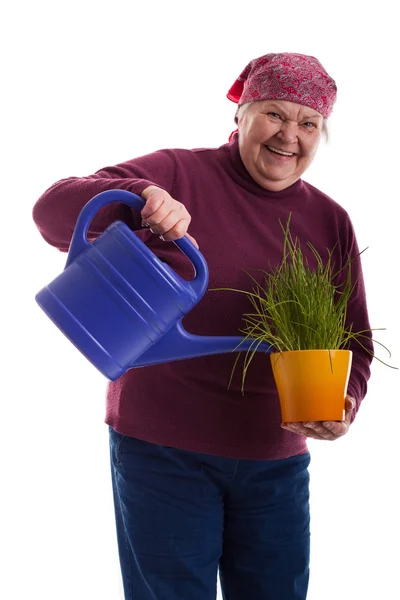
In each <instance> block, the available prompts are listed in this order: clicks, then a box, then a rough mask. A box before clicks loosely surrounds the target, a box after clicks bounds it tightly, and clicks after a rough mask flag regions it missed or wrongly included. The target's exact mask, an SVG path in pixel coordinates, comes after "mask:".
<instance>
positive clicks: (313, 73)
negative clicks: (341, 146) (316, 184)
mask: <svg viewBox="0 0 400 600" xmlns="http://www.w3.org/2000/svg"><path fill="white" fill-rule="evenodd" d="M228 98H229V99H230V100H232V101H234V102H237V103H238V110H237V112H236V116H235V120H236V122H237V125H238V130H239V150H240V155H241V158H242V161H243V163H244V165H245V167H246V169H247V170H248V172H249V173H250V175H251V176H252V177H253V179H254V180H255V181H256V182H257V183H258V184H259V185H261V186H262V187H264V188H266V189H270V190H273V191H279V190H282V189H285V188H286V187H288V186H290V185H292V184H293V183H294V182H295V181H297V179H299V178H300V177H301V175H302V174H303V173H304V171H305V170H306V169H307V167H308V166H309V165H310V163H311V162H312V160H313V158H314V155H315V152H316V150H317V148H318V144H319V141H320V137H321V133H323V132H324V133H325V134H326V119H327V118H328V117H329V115H330V114H331V112H332V108H333V105H334V103H335V100H336V85H335V82H334V80H333V79H332V78H331V77H330V76H329V75H328V73H327V72H326V71H325V70H324V68H323V67H322V65H321V64H320V63H319V62H318V61H317V59H315V58H314V57H311V56H304V55H301V54H267V55H266V56H262V57H260V58H258V59H255V60H253V61H251V62H250V63H249V65H248V66H247V67H246V69H244V71H243V72H242V73H241V75H240V76H239V78H238V79H237V80H236V81H235V83H234V84H233V86H232V87H231V89H230V90H229V93H228Z"/></svg>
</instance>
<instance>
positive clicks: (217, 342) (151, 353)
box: [132, 321, 272, 368]
mask: <svg viewBox="0 0 400 600" xmlns="http://www.w3.org/2000/svg"><path fill="white" fill-rule="evenodd" d="M250 347H252V348H255V346H254V340H250V339H249V340H246V339H243V338H242V337H240V336H201V335H193V334H192V333H189V332H187V331H186V330H185V329H184V327H183V325H182V322H181V321H179V322H178V323H177V324H176V325H175V326H174V327H173V328H172V329H170V331H168V332H167V333H166V334H165V335H164V336H163V337H162V338H161V339H160V340H159V341H158V342H156V343H155V344H153V345H152V346H151V347H150V348H149V349H148V350H147V351H146V352H144V353H143V354H142V355H141V356H139V357H138V358H137V359H136V360H135V362H134V363H133V365H132V368H136V367H145V366H148V365H155V364H159V363H163V362H171V361H175V360H183V359H187V358H199V357H200V356H208V355H211V354H225V353H228V352H233V351H235V350H236V351H238V352H241V351H245V350H248V349H249V348H250ZM257 351H258V352H266V353H269V352H271V351H272V346H270V345H269V344H267V343H264V342H262V343H261V344H259V345H258V347H257Z"/></svg>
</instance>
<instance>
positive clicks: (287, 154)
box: [267, 146, 294, 156]
mask: <svg viewBox="0 0 400 600" xmlns="http://www.w3.org/2000/svg"><path fill="white" fill-rule="evenodd" d="M267 148H268V150H271V151H272V152H276V154H282V155H283V156H293V154H294V152H283V150H277V149H276V148H274V147H273V146H267Z"/></svg>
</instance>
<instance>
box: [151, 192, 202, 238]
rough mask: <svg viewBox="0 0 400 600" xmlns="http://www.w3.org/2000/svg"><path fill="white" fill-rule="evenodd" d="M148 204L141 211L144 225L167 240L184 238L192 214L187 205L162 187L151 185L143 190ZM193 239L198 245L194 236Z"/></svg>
mask: <svg viewBox="0 0 400 600" xmlns="http://www.w3.org/2000/svg"><path fill="white" fill-rule="evenodd" d="M142 197H143V198H144V199H145V200H146V204H145V206H144V208H143V210H142V212H141V216H142V225H143V226H147V227H149V228H150V231H152V233H155V234H157V235H159V236H160V237H161V236H162V239H163V240H165V241H173V240H176V239H179V238H182V237H183V236H184V235H185V234H186V233H187V230H188V227H189V224H190V221H191V216H190V215H189V213H188V211H187V210H186V207H185V206H184V205H183V204H182V203H181V202H178V200H175V199H174V198H172V196H170V195H169V194H168V192H166V191H165V190H162V189H161V188H157V187H155V186H149V187H148V188H146V189H145V190H144V192H142ZM190 239H191V241H192V242H193V243H194V244H195V245H196V246H197V247H198V244H197V242H196V240H194V238H192V237H191V236H190Z"/></svg>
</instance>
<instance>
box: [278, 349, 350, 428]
mask: <svg viewBox="0 0 400 600" xmlns="http://www.w3.org/2000/svg"><path fill="white" fill-rule="evenodd" d="M352 357H353V354H352V352H351V351H350V350H294V351H288V352H276V353H273V354H271V355H270V359H271V365H272V372H273V374H274V378H275V383H276V387H277V388H278V394H279V401H280V404H281V412H282V422H284V423H295V422H298V421H341V420H343V419H344V405H345V397H346V393H347V384H348V382H349V377H350V369H351V362H352Z"/></svg>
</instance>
